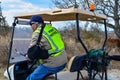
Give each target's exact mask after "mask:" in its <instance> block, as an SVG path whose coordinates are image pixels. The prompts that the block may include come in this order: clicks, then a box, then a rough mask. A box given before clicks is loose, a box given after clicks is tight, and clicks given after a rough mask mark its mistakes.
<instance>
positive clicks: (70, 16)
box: [14, 8, 107, 21]
mask: <svg viewBox="0 0 120 80" xmlns="http://www.w3.org/2000/svg"><path fill="white" fill-rule="evenodd" d="M76 13H78V14H79V17H78V18H79V20H82V21H89V20H93V21H99V20H104V19H107V17H106V16H105V15H102V14H96V13H94V12H91V11H86V10H80V9H77V8H69V9H57V10H46V11H39V12H32V13H26V14H21V15H16V16H14V18H21V19H30V17H31V16H32V15H41V16H42V18H43V19H44V21H67V20H76V17H75V15H76Z"/></svg>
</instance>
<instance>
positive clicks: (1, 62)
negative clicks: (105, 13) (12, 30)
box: [0, 32, 120, 80]
mask: <svg viewBox="0 0 120 80" xmlns="http://www.w3.org/2000/svg"><path fill="white" fill-rule="evenodd" d="M67 34H69V36H65V35H64V36H63V40H64V42H65V46H66V52H67V55H68V59H70V58H71V57H72V56H74V55H82V54H85V51H84V49H83V47H82V46H81V44H80V43H79V41H77V40H76V38H75V36H74V35H73V33H72V34H71V32H70V33H67ZM67 34H66V35H67ZM83 42H84V43H85V45H86V47H87V48H88V49H89V50H90V49H99V48H101V47H102V44H103V38H101V39H99V40H98V39H96V38H87V39H84V40H83ZM1 44H2V45H1ZM8 45H9V37H8V36H6V37H0V57H2V58H0V80H6V79H5V78H4V77H3V72H4V71H5V69H6V62H7V53H8ZM109 54H110V55H112V54H118V55H119V54H120V49H119V48H112V47H111V49H109ZM119 64H120V62H118V61H112V62H111V64H110V67H109V69H113V68H114V69H120V65H119Z"/></svg>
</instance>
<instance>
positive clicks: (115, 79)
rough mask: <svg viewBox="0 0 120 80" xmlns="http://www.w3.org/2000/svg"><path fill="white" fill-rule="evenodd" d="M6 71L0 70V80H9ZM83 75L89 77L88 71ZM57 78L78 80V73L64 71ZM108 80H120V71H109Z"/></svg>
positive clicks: (59, 79)
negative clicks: (4, 73)
mask: <svg viewBox="0 0 120 80" xmlns="http://www.w3.org/2000/svg"><path fill="white" fill-rule="evenodd" d="M4 71H5V69H0V80H7V79H6V78H5V77H4V76H3V72H4ZM82 73H83V74H84V76H87V73H86V71H82ZM53 76H54V75H53ZM57 77H58V80H76V78H77V73H76V72H72V73H70V72H69V71H63V72H59V73H58V74H57ZM47 80H54V79H53V77H50V78H49V79H47ZM80 80H81V79H80ZM108 80H120V70H118V69H112V70H108Z"/></svg>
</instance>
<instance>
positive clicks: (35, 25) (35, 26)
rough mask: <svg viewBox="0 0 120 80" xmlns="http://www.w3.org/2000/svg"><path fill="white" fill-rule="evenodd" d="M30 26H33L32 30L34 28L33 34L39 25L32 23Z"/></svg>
mask: <svg viewBox="0 0 120 80" xmlns="http://www.w3.org/2000/svg"><path fill="white" fill-rule="evenodd" d="M30 26H31V28H32V30H33V32H34V31H35V30H36V29H37V27H38V24H36V23H31V24H30Z"/></svg>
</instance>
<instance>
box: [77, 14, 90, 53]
mask: <svg viewBox="0 0 120 80" xmlns="http://www.w3.org/2000/svg"><path fill="white" fill-rule="evenodd" d="M78 15H79V14H78V13H77V14H76V27H77V38H78V40H79V41H80V43H81V45H82V46H83V48H84V49H85V51H86V53H88V49H87V48H86V46H85V45H84V43H83V41H82V39H81V38H80V29H79V19H78Z"/></svg>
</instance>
